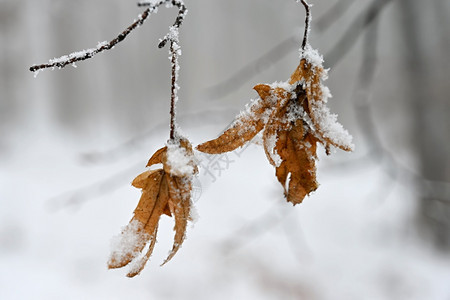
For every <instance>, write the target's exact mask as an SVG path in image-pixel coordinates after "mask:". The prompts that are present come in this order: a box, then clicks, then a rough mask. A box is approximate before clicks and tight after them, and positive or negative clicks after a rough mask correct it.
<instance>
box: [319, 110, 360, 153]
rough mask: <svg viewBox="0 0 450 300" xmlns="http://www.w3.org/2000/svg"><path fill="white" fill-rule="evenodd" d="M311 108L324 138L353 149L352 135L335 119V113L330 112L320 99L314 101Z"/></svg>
mask: <svg viewBox="0 0 450 300" xmlns="http://www.w3.org/2000/svg"><path fill="white" fill-rule="evenodd" d="M311 110H312V111H313V112H314V116H315V118H316V122H317V123H318V124H319V126H320V129H321V130H322V131H323V132H322V134H323V135H324V137H325V138H328V139H330V140H331V141H332V142H333V143H335V144H338V145H343V146H347V147H348V148H350V149H351V150H354V148H355V145H353V143H352V139H353V137H352V136H351V135H350V133H348V131H347V130H346V129H344V127H343V126H342V125H341V124H340V123H339V122H338V121H337V115H336V114H332V113H331V112H330V110H329V108H328V107H327V106H326V105H325V104H324V103H323V102H320V101H315V102H314V104H313V105H312V107H311Z"/></svg>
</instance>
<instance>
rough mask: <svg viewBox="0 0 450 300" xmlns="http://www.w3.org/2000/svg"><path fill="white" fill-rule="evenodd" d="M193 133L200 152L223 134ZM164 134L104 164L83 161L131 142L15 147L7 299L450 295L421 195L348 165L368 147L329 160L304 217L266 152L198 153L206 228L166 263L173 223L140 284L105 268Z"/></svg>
mask: <svg viewBox="0 0 450 300" xmlns="http://www.w3.org/2000/svg"><path fill="white" fill-rule="evenodd" d="M182 125H184V126H183V128H184V131H185V132H186V133H187V134H188V135H189V136H190V138H191V140H192V142H193V144H198V143H199V142H201V141H203V140H204V138H205V136H208V137H209V138H213V137H215V136H216V135H217V134H218V133H219V132H220V131H221V130H222V129H223V128H222V127H223V126H221V125H220V126H219V125H217V124H216V123H213V122H211V124H207V126H203V125H204V124H203V125H202V126H200V124H196V123H195V122H192V124H190V123H189V122H185V124H182ZM166 137H167V130H166V129H162V130H161V131H160V133H158V134H152V135H150V136H148V137H147V139H146V140H144V141H143V142H141V143H138V145H136V144H133V145H132V146H129V148H125V150H126V151H122V152H121V153H120V155H113V154H114V153H115V152H110V153H109V154H105V155H106V159H104V160H109V159H108V157H109V156H110V158H111V159H110V160H111V161H110V162H105V161H103V160H102V159H100V161H96V163H88V162H86V160H81V159H80V153H86V152H89V151H93V150H98V149H102V150H107V149H108V146H105V145H110V147H111V149H112V148H114V145H117V144H120V142H121V141H111V140H109V141H107V142H105V143H103V144H102V142H101V141H98V142H96V143H94V142H92V144H87V143H86V144H83V143H82V144H80V143H77V141H76V140H74V139H68V138H65V137H64V136H63V135H61V134H59V133H54V132H48V131H45V130H44V131H42V132H41V133H36V132H30V133H24V134H22V135H18V136H17V137H14V138H12V139H11V142H12V149H15V150H14V151H13V153H11V155H10V156H9V157H8V159H6V160H0V299H8V300H10V299H46V300H51V299H333V300H336V299H344V300H349V299H358V300H360V299H427V300H428V299H436V300H441V299H444V300H445V299H450V284H449V283H450V261H449V260H448V258H444V257H440V256H439V254H437V253H435V252H432V251H431V250H428V249H425V248H424V247H422V246H421V245H420V244H419V243H418V242H417V241H416V240H415V239H414V238H412V234H411V232H410V230H409V227H410V226H411V223H410V222H412V221H411V218H412V214H413V212H414V205H415V201H414V195H413V194H412V192H411V191H408V190H407V189H406V187H403V186H401V185H394V186H393V187H391V189H389V190H388V188H386V187H387V186H389V185H388V184H385V183H386V181H388V180H389V178H388V177H387V175H386V174H385V173H384V172H383V170H382V169H381V167H379V166H377V165H376V163H371V162H370V161H366V162H365V163H364V164H362V165H361V164H359V165H358V167H355V166H353V165H352V163H350V164H348V162H349V161H350V162H351V161H352V159H353V158H354V157H359V156H361V155H362V154H363V153H364V146H363V145H359V144H358V140H356V144H357V151H356V152H355V153H354V154H343V153H336V154H334V155H332V156H330V157H326V156H324V155H321V160H320V162H319V169H318V179H319V182H320V183H321V186H320V188H319V189H318V191H317V192H316V193H314V194H313V195H312V196H311V197H309V198H307V199H305V201H304V203H303V204H301V205H298V206H296V207H292V205H290V204H288V203H286V202H285V200H284V199H283V197H282V189H281V186H280V185H279V183H278V182H277V180H276V178H275V176H274V170H273V168H272V167H271V166H270V165H269V163H268V162H267V159H266V157H265V155H264V151H263V150H262V148H261V147H260V146H258V145H255V144H252V145H250V146H249V147H248V148H246V149H245V150H243V151H240V152H233V153H230V154H228V155H227V156H221V157H216V158H215V159H216V160H214V161H208V160H207V159H206V158H205V157H203V156H201V155H199V157H200V158H202V164H203V165H204V166H206V168H203V169H202V170H201V174H200V176H199V180H198V181H197V184H196V195H199V194H201V195H200V197H199V198H198V199H196V203H195V204H196V208H197V211H198V215H199V218H198V220H197V222H196V223H195V225H194V226H193V227H191V228H189V230H188V238H187V240H186V241H185V243H184V245H183V247H182V249H180V251H179V252H178V253H177V255H176V256H175V257H174V259H173V260H172V261H171V262H170V263H168V264H167V265H166V266H164V267H162V268H161V267H159V264H160V263H162V261H163V260H164V258H165V257H166V255H167V253H168V251H169V250H170V249H171V245H172V244H171V243H172V238H173V233H172V226H173V220H172V219H169V218H167V217H164V219H163V220H162V226H161V229H160V232H159V238H158V244H157V245H156V248H155V251H154V255H153V257H152V258H151V260H150V262H149V264H147V267H146V269H144V271H143V272H142V274H141V275H140V276H138V277H136V278H133V279H129V278H126V277H125V274H126V270H113V271H111V270H107V268H106V261H107V259H108V256H109V251H110V248H109V247H110V240H111V238H112V237H113V236H114V235H117V234H118V233H119V232H120V228H121V227H122V226H124V225H126V224H127V223H128V221H129V219H130V218H131V215H132V211H133V209H134V208H135V206H136V204H137V201H138V199H139V194H140V192H139V191H138V190H137V189H134V188H132V187H131V186H130V184H129V182H131V180H132V179H133V178H134V176H136V175H137V174H139V173H140V172H141V171H142V170H143V169H144V168H143V166H144V165H145V162H146V160H147V159H148V157H149V156H150V155H151V153H153V152H154V151H155V150H156V149H158V148H159V147H161V146H162V145H163V144H164V143H165V141H166ZM105 141H106V140H105ZM108 155H109V156H108ZM91 158H92V156H91ZM94 158H95V157H94ZM97 158H98V157H97ZM100 158H105V157H102V156H100ZM344 163H345V164H344ZM207 170H208V171H209V172H210V173H207V172H206V171H207ZM105 180H106V183H105V182H104V181H105ZM99 182H100V183H102V182H103V183H102V184H100V185H98V184H96V183H99ZM85 187H88V189H87V190H86V189H83V188H85ZM78 189H81V194H80V193H77V194H73V193H72V192H71V191H78V192H79V191H80V190H78ZM61 195H62V196H61ZM196 198H197V197H196Z"/></svg>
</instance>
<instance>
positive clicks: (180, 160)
mask: <svg viewBox="0 0 450 300" xmlns="http://www.w3.org/2000/svg"><path fill="white" fill-rule="evenodd" d="M166 146H167V165H168V167H169V168H170V170H171V173H172V174H174V175H176V176H180V177H184V176H192V175H193V174H194V172H195V168H194V164H193V162H194V156H193V154H190V153H188V152H187V151H186V149H185V148H183V147H181V146H180V144H179V142H177V141H175V142H172V141H169V142H168V143H167V145H166Z"/></svg>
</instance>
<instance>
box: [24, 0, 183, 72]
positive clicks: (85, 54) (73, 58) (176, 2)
mask: <svg viewBox="0 0 450 300" xmlns="http://www.w3.org/2000/svg"><path fill="white" fill-rule="evenodd" d="M163 4H166V5H167V7H171V6H177V7H178V15H177V18H176V20H175V23H174V25H173V27H176V28H178V27H180V26H181V24H182V22H183V20H184V17H185V16H186V13H187V9H186V7H185V5H184V3H183V1H182V0H161V1H159V2H157V3H151V2H149V1H142V2H140V3H138V6H149V7H148V8H147V9H146V10H145V11H144V12H143V13H142V14H141V15H139V16H138V19H137V20H136V21H134V23H133V24H131V25H130V26H129V27H128V28H127V29H125V30H124V31H123V32H122V33H120V34H119V35H118V36H117V37H116V38H115V39H113V40H111V41H110V42H102V43H99V44H98V45H97V47H95V48H90V49H87V50H83V51H78V52H74V53H71V54H69V55H64V56H61V57H59V58H54V59H51V60H49V62H48V63H46V64H41V65H33V66H31V67H30V71H31V72H35V73H36V74H37V73H38V72H39V71H40V70H42V69H48V68H55V67H58V68H60V69H61V68H64V67H65V66H67V65H74V64H75V62H78V61H83V60H86V59H90V58H92V57H94V56H95V55H96V54H98V53H100V52H103V51H106V50H110V49H112V48H114V46H115V45H117V44H118V43H120V42H121V41H123V40H124V39H125V38H126V37H127V36H128V35H129V34H130V33H131V32H132V31H133V30H135V29H136V28H138V27H140V26H141V25H142V24H143V23H144V22H145V21H146V20H147V19H148V17H149V15H150V14H151V13H153V12H156V11H157V9H158V7H159V6H161V5H163ZM168 39H169V34H168V35H166V36H165V37H164V38H163V39H162V40H161V42H160V43H159V45H158V47H159V48H162V47H164V45H165V44H166V43H167V41H168Z"/></svg>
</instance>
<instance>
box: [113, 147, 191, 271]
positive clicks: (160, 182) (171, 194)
mask: <svg viewBox="0 0 450 300" xmlns="http://www.w3.org/2000/svg"><path fill="white" fill-rule="evenodd" d="M155 164H162V165H163V168H162V169H156V170H148V171H145V172H143V173H142V174H140V175H138V176H137V177H136V178H135V179H134V180H133V182H132V185H133V186H134V187H136V188H139V189H141V190H142V195H141V199H140V200H139V203H138V205H137V207H136V209H135V210H134V216H133V218H132V219H131V221H130V223H129V224H128V225H127V226H126V227H125V228H124V230H123V231H122V233H121V236H120V241H119V243H118V246H116V248H115V249H114V250H113V253H112V255H111V258H110V260H109V262H108V267H109V268H111V269H112V268H121V267H124V266H126V265H128V264H130V263H131V262H133V263H132V266H131V269H130V271H129V273H128V274H127V276H128V277H133V276H136V275H138V274H139V273H140V272H141V271H142V270H143V268H144V267H145V264H146V262H147V261H148V259H149V258H150V256H151V254H152V252H153V248H154V246H155V243H156V235H157V230H158V223H159V219H160V217H161V215H163V214H166V215H168V216H173V217H174V219H175V226H174V231H175V237H174V244H173V247H172V250H171V252H170V253H169V256H168V257H167V259H166V260H165V261H164V262H163V265H164V264H165V263H167V262H168V261H169V260H170V259H172V257H173V256H174V255H175V254H176V252H177V251H178V249H179V248H180V247H181V245H182V243H183V241H184V239H185V236H186V227H187V222H188V221H189V220H190V211H191V205H192V203H191V190H192V179H193V176H194V175H195V174H196V173H198V170H197V166H196V164H195V159H194V155H193V151H192V146H191V144H190V143H189V141H188V140H187V139H185V138H179V139H177V140H176V141H169V142H168V144H167V146H166V147H163V148H161V149H159V150H158V151H156V152H155V154H153V156H152V157H151V158H150V160H149V161H148V164H147V166H148V167H150V166H153V165H155ZM147 244H148V249H147V252H146V253H145V255H143V256H141V257H138V256H139V255H141V254H142V251H143V250H144V248H145V246H146V245H147Z"/></svg>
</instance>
